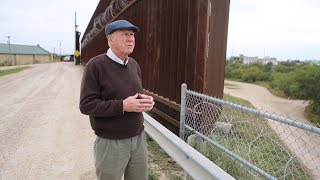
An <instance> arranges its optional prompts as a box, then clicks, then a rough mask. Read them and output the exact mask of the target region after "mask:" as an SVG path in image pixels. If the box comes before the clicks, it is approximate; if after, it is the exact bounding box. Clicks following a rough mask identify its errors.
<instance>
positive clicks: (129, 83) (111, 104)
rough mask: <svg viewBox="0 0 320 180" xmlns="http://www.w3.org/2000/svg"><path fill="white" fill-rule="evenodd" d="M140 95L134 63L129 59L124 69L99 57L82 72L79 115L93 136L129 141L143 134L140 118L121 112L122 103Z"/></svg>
mask: <svg viewBox="0 0 320 180" xmlns="http://www.w3.org/2000/svg"><path fill="white" fill-rule="evenodd" d="M142 92H143V88H142V84H141V71H140V68H139V65H138V63H137V62H136V61H135V60H134V59H132V58H130V60H129V61H128V64H127V65H126V66H124V65H121V64H119V63H116V62H114V61H113V60H111V59H110V58H109V57H108V56H107V55H106V54H101V55H99V56H96V57H94V58H92V59H91V60H90V61H89V62H88V63H87V65H86V67H85V69H84V73H83V77H82V82H81V90H80V105H79V106H80V111H81V113H83V114H86V115H89V118H90V124H91V127H92V129H93V130H94V131H95V134H96V135H97V136H99V137H103V138H108V139H124V138H130V137H133V136H136V135H138V134H140V133H141V132H142V131H143V129H144V126H143V115H142V113H134V112H130V113H129V112H123V100H124V99H125V98H127V97H128V96H132V95H135V94H136V93H142Z"/></svg>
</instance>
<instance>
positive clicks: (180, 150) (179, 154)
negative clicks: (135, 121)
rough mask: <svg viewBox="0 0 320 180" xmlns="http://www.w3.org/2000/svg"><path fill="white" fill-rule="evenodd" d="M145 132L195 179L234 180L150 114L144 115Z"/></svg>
mask: <svg viewBox="0 0 320 180" xmlns="http://www.w3.org/2000/svg"><path fill="white" fill-rule="evenodd" d="M143 116H144V119H145V121H144V126H145V131H146V132H147V134H148V135H149V136H151V138H152V139H154V140H155V141H156V142H157V143H158V144H159V146H160V147H161V148H162V149H163V150H164V151H166V153H167V154H168V155H169V156H170V157H171V158H172V159H174V160H175V161H176V162H177V163H178V164H179V165H180V166H181V167H182V168H183V169H184V170H185V171H186V172H187V173H188V174H189V175H190V176H191V177H193V179H199V180H207V179H208V180H213V179H226V180H227V179H234V178H233V177H232V176H230V175H229V174H228V173H226V172H225V171H224V170H222V169H221V168H220V167H219V166H217V165H215V164H214V163H213V162H211V161H210V160H209V159H207V158H206V157H205V156H203V155H202V154H201V153H199V152H198V151H196V150H195V149H193V148H192V147H191V146H189V145H188V144H187V143H186V142H184V141H182V140H181V139H180V138H179V137H177V136H176V135H175V134H173V133H172V132H171V131H169V130H168V129H167V128H165V127H164V126H162V125H161V124H160V123H158V122H157V121H156V120H154V119H153V118H152V117H150V116H149V115H148V114H146V113H143Z"/></svg>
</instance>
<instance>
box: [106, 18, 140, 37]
mask: <svg viewBox="0 0 320 180" xmlns="http://www.w3.org/2000/svg"><path fill="white" fill-rule="evenodd" d="M116 30H132V31H133V32H139V31H140V29H139V28H138V27H137V26H135V25H133V24H131V23H130V22H129V21H126V20H116V21H113V22H111V23H109V24H107V26H106V28H105V34H106V36H108V35H110V34H112V33H113V32H114V31H116Z"/></svg>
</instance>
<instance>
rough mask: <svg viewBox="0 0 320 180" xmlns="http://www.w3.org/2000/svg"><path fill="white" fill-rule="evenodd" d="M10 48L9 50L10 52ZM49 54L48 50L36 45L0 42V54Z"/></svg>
mask: <svg viewBox="0 0 320 180" xmlns="http://www.w3.org/2000/svg"><path fill="white" fill-rule="evenodd" d="M10 49H11V52H10ZM10 53H11V54H43V55H47V54H51V53H50V52H49V51H47V50H45V49H43V48H42V47H40V46H39V45H38V46H31V45H19V44H10V46H9V44H3V43H0V54H10Z"/></svg>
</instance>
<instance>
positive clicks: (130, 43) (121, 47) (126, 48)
mask: <svg viewBox="0 0 320 180" xmlns="http://www.w3.org/2000/svg"><path fill="white" fill-rule="evenodd" d="M108 42H109V45H110V47H111V49H112V51H113V52H114V53H115V54H116V55H117V56H119V58H125V57H127V56H128V55H129V54H131V53H132V52H133V49H134V45H135V38H134V32H133V31H132V30H117V31H115V32H113V33H112V34H111V35H109V36H108Z"/></svg>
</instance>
